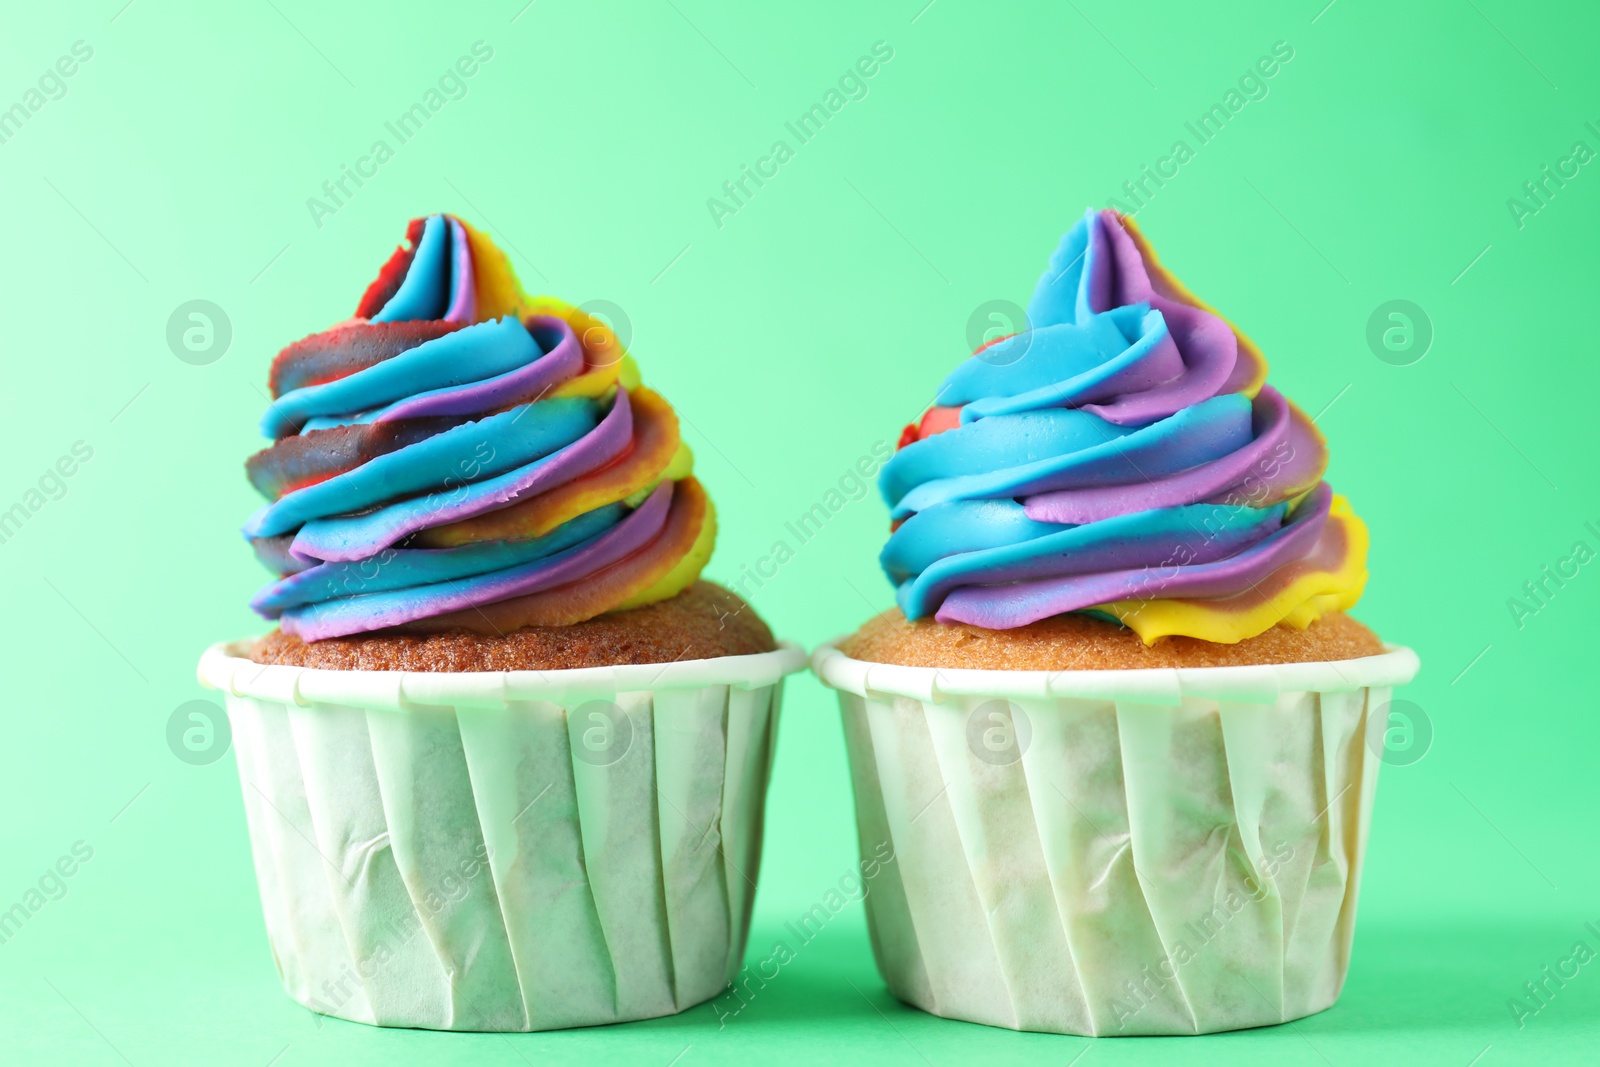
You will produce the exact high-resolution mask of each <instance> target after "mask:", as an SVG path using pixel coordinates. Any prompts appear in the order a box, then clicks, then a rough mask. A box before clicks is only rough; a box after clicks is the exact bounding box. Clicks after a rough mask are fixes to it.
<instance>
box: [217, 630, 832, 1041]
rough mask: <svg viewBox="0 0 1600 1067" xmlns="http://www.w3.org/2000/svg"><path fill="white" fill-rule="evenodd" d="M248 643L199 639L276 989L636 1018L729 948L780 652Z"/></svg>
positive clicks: (514, 1011)
mask: <svg viewBox="0 0 1600 1067" xmlns="http://www.w3.org/2000/svg"><path fill="white" fill-rule="evenodd" d="M804 665H805V654H804V652H803V651H802V650H800V649H799V648H798V647H796V646H794V645H789V644H785V645H783V646H781V647H780V648H779V649H778V650H777V651H775V652H770V653H765V654H762V655H755V656H729V657H723V658H720V659H708V660H693V661H684V662H678V663H668V664H649V665H627V666H616V667H601V668H590V669H582V670H565V671H542V672H541V671H509V672H481V673H444V672H440V673H432V672H405V671H329V670H310V669H304V668H297V667H282V666H262V665H260V664H257V663H253V662H251V661H250V660H248V659H244V658H241V657H239V656H238V655H237V649H234V648H229V647H227V646H223V645H217V646H215V647H213V648H211V649H210V650H209V651H207V652H206V654H205V656H204V657H203V658H202V659H201V661H200V668H199V675H200V680H201V682H202V683H203V684H205V685H207V686H210V687H212V688H215V689H220V690H222V691H223V692H224V694H226V701H227V706H228V715H229V720H230V722H231V725H232V729H233V745H234V751H235V754H236V757H237V760H238V764H239V777H240V780H241V784H242V787H243V790H244V802H245V813H246V816H247V819H248V822H249V827H250V841H251V846H252V851H253V853H254V857H255V867H256V878H257V881H258V883H259V884H260V888H261V903H262V908H263V911H264V913H265V917H266V926H267V935H268V938H269V940H270V942H271V945H272V951H273V956H274V958H275V960H276V961H277V965H278V970H279V973H280V974H281V975H282V977H283V983H284V987H285V989H286V990H287V991H288V993H289V995H290V996H292V997H293V998H294V999H295V1000H297V1001H299V1002H300V1003H301V1004H304V1005H305V1006H306V1007H308V1008H311V1009H312V1010H314V1011H317V1012H320V1013H323V1014H326V1015H335V1016H338V1017H340V1018H343V1019H350V1020H353V1021H357V1022H364V1023H374V1024H377V1025H380V1026H409V1027H426V1028H430V1029H439V1030H495V1031H521V1030H547V1029H555V1028H560V1027H569V1026H590V1025H594V1024H598V1023H612V1022H622V1021H626V1020H630V1019H646V1018H652V1017H655V1016H661V1015H669V1014H672V1013H674V1012H678V1011H682V1010H684V1009H685V1008H688V1007H690V1006H692V1005H694V1004H698V1003H700V1002H702V1001H705V1000H708V999H710V998H712V997H714V996H716V995H717V994H718V993H719V992H721V991H722V989H723V988H724V987H725V985H726V983H727V981H728V980H729V979H730V978H731V977H732V976H733V974H734V973H736V971H737V970H738V967H739V965H740V962H741V959H742V957H743V953H744V944H745V937H746V934H747V933H748V929H749V921H750V907H751V904H752V902H753V898H754V893H755V877H756V871H757V868H758V867H759V866H760V857H761V824H762V812H763V805H764V801H765V796H766V788H767V778H768V773H769V770H770V767H771V762H772V753H773V745H774V743H775V740H776V737H777V730H776V728H777V719H778V707H779V697H780V694H781V690H782V686H783V678H784V676H785V675H787V674H790V673H793V672H794V671H796V670H799V669H800V668H802V667H803V666H804Z"/></svg>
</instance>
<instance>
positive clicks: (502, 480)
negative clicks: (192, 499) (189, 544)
mask: <svg viewBox="0 0 1600 1067" xmlns="http://www.w3.org/2000/svg"><path fill="white" fill-rule="evenodd" d="M406 241H407V243H406V245H405V246H402V247H401V248H398V249H396V250H395V253H394V255H393V256H391V257H390V259H389V261H388V263H386V264H385V265H384V267H383V270H382V272H381V273H380V274H379V275H378V278H377V280H376V281H374V282H373V283H372V284H371V285H370V286H369V287H368V288H367V291H366V295H365V296H363V298H362V300H361V305H360V307H359V308H357V310H356V314H355V318H353V319H350V320H349V321H347V322H342V323H340V324H339V325H337V326H334V327H333V328H332V329H329V330H326V331H324V332H322V333H318V334H313V335H311V336H310V337H307V338H305V339H304V340H301V341H297V342H295V343H294V344H292V345H290V346H289V347H287V348H285V349H284V350H283V351H282V352H280V353H279V354H278V357H277V359H275V360H274V361H273V364H272V373H271V382H270V384H271V388H272V395H273V398H274V399H273V402H272V405H271V406H270V407H269V408H268V409H267V413H266V415H265V416H264V417H263V418H262V420H261V429H262V432H263V434H265V435H266V436H267V437H269V438H272V439H273V444H272V445H271V447H269V448H267V449H265V450H263V451H261V452H259V453H257V454H256V455H254V456H252V457H251V458H250V460H249V461H248V462H247V463H246V464H245V467H246V471H247V473H248V475H249V477H250V482H251V484H252V485H254V486H255V487H256V489H257V490H259V491H260V493H261V494H262V496H264V497H265V498H266V499H267V501H268V502H267V504H266V505H265V506H263V507H262V508H261V509H260V510H258V511H257V512H256V513H255V514H254V515H252V516H251V517H250V521H249V522H248V523H247V524H246V525H245V528H244V533H245V536H246V537H247V538H248V539H249V540H250V543H251V544H252V546H253V547H254V548H255V550H256V554H257V556H258V557H259V558H260V559H261V560H262V562H264V563H265V564H266V565H267V566H268V567H269V568H270V569H271V570H273V571H274V572H275V573H277V574H278V575H279V578H278V580H277V581H275V582H273V583H272V584H270V585H268V586H267V587H266V588H264V589H262V590H261V591H260V592H259V593H258V594H256V596H255V598H254V600H252V601H251V607H253V608H254V609H255V610H256V611H257V612H259V613H260V614H261V615H263V616H264V617H266V618H269V619H277V620H278V622H279V625H280V626H281V628H282V629H283V630H284V632H285V633H290V634H295V635H298V636H299V637H301V638H304V639H305V640H308V641H313V640H319V639H321V638H326V637H337V636H341V635H345V634H353V633H361V632H365V631H371V630H380V629H388V628H392V627H400V628H402V629H404V630H409V631H414V632H426V631H430V630H441V629H451V628H466V629H471V630H478V631H481V632H501V633H503V632H506V631H509V630H512V629H515V628H517V627H519V626H534V625H543V626H552V625H568V624H571V623H575V622H581V621H583V620H584V619H589V618H592V617H594V616H596V615H600V614H603V613H604V612H607V611H616V610H619V609H623V608H631V607H638V606H640V605H643V604H648V603H651V602H652V601H656V600H663V599H665V598H667V597H670V596H672V595H674V594H676V593H678V592H679V591H681V590H682V589H684V588H686V587H687V586H688V585H690V584H691V583H692V582H694V580H695V579H696V578H697V577H698V576H699V574H700V569H701V568H702V567H703V566H704V565H705V562H706V560H707V559H708V558H709V557H710V555H711V548H712V543H713V541H714V540H715V537H716V518H715V513H714V511H713V509H712V507H711V502H710V500H709V498H708V497H707V496H706V494H705V491H704V490H703V489H702V488H701V486H700V483H699V482H698V481H696V480H695V478H694V477H693V476H692V475H691V473H690V471H691V469H692V466H693V458H692V457H691V455H690V453H689V449H688V448H687V446H685V445H684V443H683V441H682V440H681V438H680V437H679V433H678V418H677V415H676V414H675V413H674V412H673V410H672V408H671V406H670V405H668V404H667V402H666V401H665V400H663V399H662V398H661V397H660V396H658V395H656V394H655V393H653V392H651V391H650V390H649V389H646V388H644V387H643V386H642V385H640V384H639V373H638V369H637V367H636V366H635V365H634V362H633V360H632V358H631V357H629V356H628V354H627V353H626V352H625V351H624V350H623V346H622V344H621V343H620V342H619V341H618V340H617V337H616V335H615V334H614V333H613V332H612V331H611V329H610V328H609V327H608V326H606V324H605V323H603V322H601V321H600V320H598V319H596V318H593V317H591V316H590V315H588V314H586V313H585V312H584V311H583V310H581V309H579V308H575V307H571V306H569V305H567V304H565V303H562V302H561V301H558V300H554V299H551V298H548V297H534V298H530V297H528V296H526V295H525V294H524V293H523V291H522V288H521V286H520V285H519V284H518V282H517V279H516V276H515V275H514V274H513V273H512V271H511V267H510V265H509V264H508V263H507V262H506V258H505V256H504V254H503V253H501V251H500V250H499V249H498V248H496V247H495V246H494V244H493V243H492V242H491V241H490V240H489V239H488V238H487V237H485V236H484V235H483V234H482V233H480V232H478V231H477V230H475V229H473V228H472V227H471V226H469V225H467V224H466V223H464V222H462V221H461V220H460V219H458V218H455V217H454V216H451V215H432V216H429V217H428V218H426V219H415V220H413V221H412V222H411V225H410V227H409V228H408V229H407V231H406Z"/></svg>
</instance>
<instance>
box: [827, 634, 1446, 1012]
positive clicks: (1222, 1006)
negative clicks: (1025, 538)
mask: <svg viewBox="0 0 1600 1067" xmlns="http://www.w3.org/2000/svg"><path fill="white" fill-rule="evenodd" d="M812 666H813V669H814V670H815V671H816V673H817V675H818V676H819V677H820V678H821V679H822V680H823V682H825V683H826V684H827V685H829V686H831V687H833V688H834V689H836V690H837V691H838V693H839V699H840V704H841V706H842V710H843V717H844V730H845V740H846V744H847V747H848V749H849V754H850V768H851V776H852V779H853V783H854V787H855V798H856V822H857V830H858V833H859V836H860V845H861V854H862V856H863V857H864V858H865V857H866V856H868V854H869V853H872V852H873V851H874V849H878V848H882V847H883V843H884V842H888V843H889V845H890V847H892V848H893V854H894V856H895V857H896V861H895V862H894V863H893V864H889V865H887V866H886V867H885V868H884V870H883V873H882V874H881V875H880V877H879V880H878V883H877V884H876V885H875V887H874V891H873V893H872V894H871V895H870V896H869V897H867V899H866V908H867V919H868V925H869V928H870V931H871V938H872V946H873V952H874V955H875V956H876V958H877V962H878V969H879V971H880V972H881V973H882V974H883V977H884V979H885V980H886V981H887V982H888V984H889V988H890V989H891V990H892V991H893V992H894V994H895V995H896V996H898V997H899V998H900V999H901V1000H904V1001H906V1002H907V1003H909V1004H912V1005H915V1006H916V1007H919V1008H922V1009H923V1010H925V1011H929V1012H932V1013H934V1014H936V1015H943V1016H947V1017H949V1018H955V1019H966V1020H969V1021H972V1022H980V1023H987V1024H989V1025H992V1026H1003V1027H1009V1028H1011V1029H1017V1030H1037V1031H1048V1032H1056V1033H1069V1034H1081V1035H1085V1036H1091V1037H1096V1036H1107V1035H1117V1034H1123V1035H1138V1034H1147V1035H1148V1034H1199V1033H1210V1032H1214V1031H1218V1030H1231V1029H1237V1028H1241V1027H1249V1026H1263V1025H1269V1024H1274V1023H1281V1022H1286V1021H1288V1020H1291V1019H1296V1018H1299V1017H1301V1016H1304V1015H1309V1014H1311V1013H1313V1012H1317V1011H1321V1010H1323V1009H1324V1008H1327V1007H1328V1006H1330V1005H1331V1004H1332V1003H1333V1002H1334V1000H1335V999H1337V998H1338V995H1339V991H1340V989H1341V988H1342V987H1343V984H1344V979H1345V973H1346V970H1347V968H1348V964H1349V958H1350V943H1351V936H1352V933H1353V931H1354V924H1355V911H1356V895H1357V889H1358V885H1359V882H1360V873H1361V857H1362V851H1363V849H1364V847H1365V844H1366V838H1367V826H1368V820H1369V817H1370V814H1371V805H1372V799H1373V793H1374V790H1375V788H1376V785H1377V774H1378V764H1379V762H1380V760H1379V758H1378V756H1377V755H1376V754H1375V752H1374V751H1373V750H1372V749H1371V748H1369V747H1368V745H1367V742H1366V739H1367V725H1368V716H1369V714H1371V713H1373V712H1374V711H1376V709H1378V708H1381V707H1382V706H1383V705H1384V703H1385V702H1386V701H1387V700H1388V697H1389V689H1390V687H1391V686H1394V685H1399V684H1403V683H1405V682H1407V681H1410V679H1411V678H1412V676H1413V675H1415V673H1416V671H1417V667H1418V661H1417V657H1416V654H1415V653H1413V652H1412V651H1411V650H1410V649H1405V648H1394V649H1392V650H1391V651H1389V652H1388V653H1386V654H1384V655H1379V656H1372V657H1367V658H1364V659H1358V660H1347V661H1342V662H1337V663H1306V664H1288V665H1281V666H1252V667H1211V668H1193V669H1153V670H1125V671H1060V672H1049V671H973V670H934V669H928V668H915V667H900V666H892V665H886V664H874V663H865V662H862V661H859V660H855V659H851V658H849V657H847V656H845V655H844V654H842V653H841V652H839V651H838V650H837V649H835V648H833V647H832V646H830V645H824V646H823V647H821V648H819V649H818V650H817V652H816V653H815V655H814V656H813V660H812Z"/></svg>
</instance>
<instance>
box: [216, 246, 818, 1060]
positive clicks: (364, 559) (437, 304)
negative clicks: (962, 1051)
mask: <svg viewBox="0 0 1600 1067" xmlns="http://www.w3.org/2000/svg"><path fill="white" fill-rule="evenodd" d="M270 386H271V392H272V397H273V400H272V403H271V405H270V407H269V408H268V409H267V412H266V415H265V416H264V417H263V419H262V424H261V428H262V432H263V434H264V435H265V436H266V437H267V438H268V439H270V440H271V442H272V443H271V445H270V446H269V447H267V448H266V449H264V450H262V451H261V452H259V453H257V454H256V455H254V456H252V457H251V458H250V459H249V460H248V461H247V463H246V464H245V468H246V472H247V474H248V476H249V480H250V482H251V484H252V485H253V486H254V487H255V488H256V489H257V490H258V491H259V492H260V493H261V495H262V497H264V498H265V501H266V502H265V503H264V504H263V505H262V506H261V508H260V509H259V510H258V511H256V513H255V514H254V515H252V516H251V517H250V519H249V521H248V522H247V523H246V525H245V528H244V533H245V536H246V538H247V539H248V541H249V543H250V546H251V547H252V549H253V550H254V551H255V553H256V555H257V557H258V558H259V559H260V560H261V562H262V563H264V564H265V565H266V566H267V568H268V569H269V570H271V571H272V572H273V574H274V576H275V577H274V579H273V580H272V581H271V582H269V584H267V585H266V586H265V587H264V588H262V589H261V590H260V591H259V592H258V593H257V594H256V596H255V598H254V599H253V600H252V602H251V605H252V607H253V608H254V609H255V610H256V611H257V612H259V613H260V614H261V615H262V616H264V617H265V618H267V619H270V620H274V621H275V622H276V623H277V628H276V629H274V630H273V631H272V632H271V633H269V634H268V635H266V636H265V637H263V638H260V639H258V640H254V641H244V642H240V643H237V644H232V645H217V646H214V647H212V648H211V649H210V650H208V651H207V652H206V653H205V655H204V657H203V658H202V659H201V662H200V668H199V672H200V678H201V681H202V682H203V683H204V684H206V685H208V686H211V687H213V688H217V689H220V690H222V691H223V692H224V693H225V695H226V701H227V706H228V714H229V720H230V724H231V726H232V731H233V743H234V749H235V752H236V754H237V759H238V764H239V775H240V779H241V783H242V786H243V792H244V801H245V813H246V816H247V819H248V823H249V829H250V839H251V845H252V852H253V855H254V859H255V867H256V875H257V881H258V883H259V885H260V890H261V901H262V906H263V910H264V912H265V918H266V927H267V935H268V939H269V941H270V943H271V946H272V951H273V957H274V960H275V961H276V963H277V966H278V971H279V973H280V975H281V976H282V979H283V983H284V986H285V988H286V989H287V991H288V992H289V994H290V996H292V997H293V998H294V999H295V1000H297V1001H299V1002H300V1003H302V1004H304V1005H305V1006H306V1007H308V1008H311V1009H312V1010H314V1011H317V1012H320V1013H322V1014H326V1015H334V1016H338V1017H340V1018H344V1019H350V1020H355V1021H358V1022H366V1023H375V1024H378V1025H383V1026H410V1027H428V1028H433V1029H445V1030H494V1031H518V1030H543V1029H552V1028H557V1027H568V1026H588V1025H593V1024H596V1023H609V1022H619V1021H623V1020H629V1019H643V1018H651V1017H655V1016H660V1015H667V1014H671V1013H673V1012H677V1011H682V1010H683V1009H685V1008H687V1007H689V1006H691V1005H693V1004H697V1003H700V1002H702V1001H705V1000H707V999H710V998H711V997H713V996H715V995H716V994H717V993H718V992H720V991H721V990H722V988H723V987H724V985H725V984H726V982H727V980H728V979H729V977H730V976H731V975H732V974H733V973H735V971H736V970H737V967H738V965H739V961H740V960H741V958H742V956H743V951H744V941H745V937H746V934H747V932H748V928H749V918H750V906H751V903H752V899H753V894H754V891H755V882H754V877H755V873H756V870H757V868H758V866H759V861H760V849H761V823H762V805H763V800H764V796H765V792H766V784H767V777H768V771H769V767H770V764H771V758H772V749H773V744H774V741H775V736H776V735H775V729H776V723H777V715H778V705H779V695H780V690H781V687H782V679H783V678H784V676H785V675H787V674H789V673H792V672H793V671H795V670H797V669H798V668H799V667H801V666H803V665H804V656H803V654H802V653H801V652H800V650H799V649H798V648H796V647H794V646H793V645H788V644H781V645H780V644H779V643H777V642H775V641H774V640H773V637H772V634H771V632H770V631H769V630H768V628H767V626H766V624H765V623H763V622H762V621H761V619H760V618H759V617H758V616H757V615H756V613H755V612H754V611H752V610H751V609H750V608H749V607H748V606H747V605H746V604H745V603H744V602H743V601H741V600H740V599H739V598H738V597H737V596H735V595H734V594H733V593H731V592H729V591H727V590H726V589H723V588H721V587H719V586H716V585H713V584H711V583H709V582H705V581H702V580H700V572H701V569H702V568H703V567H704V566H705V564H706V561H707V559H708V558H709V557H710V555H711V551H712V545H713V542H714V540H715V537H716V517H715V512H714V510H713V508H712V505H711V501H710V498H709V497H708V496H707V494H706V491H705V489H704V488H703V487H702V486H701V485H700V483H699V482H698V481H697V480H696V479H695V477H694V475H693V473H692V470H693V458H692V456H691V455H690V452H689V449H688V448H687V446H685V444H684V443H683V441H682V439H681V437H680V434H679V429H678V419H677V416H676V414H675V413H674V412H673V409H672V407H671V405H669V404H668V403H667V402H666V401H665V400H664V399H663V398H662V397H661V396H659V395H657V394H656V393H654V392H652V391H651V390H649V389H648V388H646V387H644V386H643V385H642V384H641V383H640V378H639V372H638V369H637V367H636V366H635V364H634V362H633V360H632V358H630V357H629V355H628V354H627V352H625V351H624V349H623V345H622V344H621V343H620V342H619V340H618V339H617V337H616V335H615V333H613V332H612V330H611V329H610V328H609V327H608V326H607V325H606V324H605V323H603V322H601V321H600V320H598V319H596V318H594V317H592V316H590V315H588V314H587V313H585V312H584V311H583V310H582V309H581V308H577V307H572V306H570V305H568V304H565V303H563V302H561V301H559V300H554V299H550V298H544V297H537V298H530V297H528V296H527V295H526V294H524V293H523V291H522V289H521V287H520V285H519V284H518V282H517V279H516V277H515V275H514V274H513V273H512V271H511V268H510V266H509V264H508V263H507V261H506V258H505V256H504V255H503V254H502V253H501V252H500V250H499V249H497V248H496V247H495V246H494V244H493V243H492V242H491V241H490V240H489V239H488V238H487V237H485V236H484V235H483V234H482V233H480V232H479V231H477V230H475V229H473V228H472V227H471V226H469V225H468V224H467V223H465V222H463V221H462V220H461V219H459V218H456V217H454V216H451V215H432V216H429V217H428V218H425V219H416V220H414V221H413V222H412V223H411V224H410V227H409V229H408V230H407V233H406V243H405V244H404V245H403V246H402V247H400V248H398V249H397V250H396V251H395V252H394V254H393V255H392V256H391V257H390V258H389V260H388V262H387V263H386V264H384V266H383V268H382V270H381V271H380V272H379V274H378V277H377V279H376V280H375V281H374V282H373V283H372V284H371V285H370V286H368V288H367V290H366V293H365V295H363V297H362V298H361V302H360V305H359V306H358V307H357V309H356V313H355V317H354V318H352V319H349V320H348V321H346V322H342V323H340V324H338V325H337V326H334V327H332V328H331V329H328V330H325V331H323V332H322V333H317V334H313V335H311V336H310V337H307V338H305V339H303V340H301V341H297V342H295V343H294V344H291V345H289V346H288V347H287V348H285V349H283V351H282V352H280V353H279V354H278V356H277V358H276V359H275V360H274V361H273V363H272V369H271V374H270Z"/></svg>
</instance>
